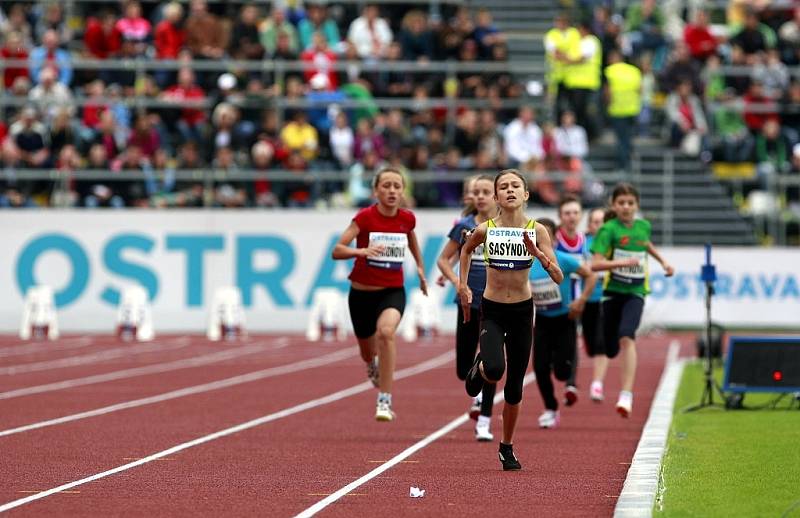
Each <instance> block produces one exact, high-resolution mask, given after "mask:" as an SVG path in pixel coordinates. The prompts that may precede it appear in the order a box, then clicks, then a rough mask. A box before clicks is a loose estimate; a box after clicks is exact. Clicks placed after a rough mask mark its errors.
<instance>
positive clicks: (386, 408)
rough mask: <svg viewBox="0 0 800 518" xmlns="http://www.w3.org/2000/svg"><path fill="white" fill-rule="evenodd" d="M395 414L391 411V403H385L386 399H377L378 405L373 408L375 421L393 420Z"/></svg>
mask: <svg viewBox="0 0 800 518" xmlns="http://www.w3.org/2000/svg"><path fill="white" fill-rule="evenodd" d="M395 417H397V415H396V414H395V413H394V412H392V404H391V403H387V402H386V401H378V405H377V407H376V408H375V420H376V421H393V420H394V418H395Z"/></svg>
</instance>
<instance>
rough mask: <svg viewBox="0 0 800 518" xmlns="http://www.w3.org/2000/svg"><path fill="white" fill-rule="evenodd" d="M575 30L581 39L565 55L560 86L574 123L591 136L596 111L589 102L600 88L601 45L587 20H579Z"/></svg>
mask: <svg viewBox="0 0 800 518" xmlns="http://www.w3.org/2000/svg"><path fill="white" fill-rule="evenodd" d="M578 32H579V34H580V36H581V39H580V40H579V41H578V43H577V44H576V45H574V47H573V48H571V49H570V54H569V55H568V56H567V65H566V66H565V68H564V86H565V87H566V88H567V91H568V92H569V94H568V95H569V103H570V105H571V106H572V111H573V112H575V120H576V122H577V123H578V126H583V129H585V130H586V134H587V135H588V137H589V139H590V140H591V139H592V138H593V137H594V135H595V119H596V112H595V110H594V109H593V106H595V103H596V102H597V101H596V97H597V95H596V94H597V92H598V91H599V90H600V74H601V72H602V70H601V69H602V67H603V46H602V44H601V43H600V40H599V39H598V38H597V36H595V35H594V34H592V29H591V27H590V26H589V22H586V21H584V22H581V23H580V24H579V25H578ZM593 112H594V113H593Z"/></svg>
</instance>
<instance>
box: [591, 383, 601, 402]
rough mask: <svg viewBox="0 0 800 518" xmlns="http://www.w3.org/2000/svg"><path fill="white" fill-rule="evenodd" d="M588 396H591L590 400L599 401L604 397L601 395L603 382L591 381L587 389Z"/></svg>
mask: <svg viewBox="0 0 800 518" xmlns="http://www.w3.org/2000/svg"><path fill="white" fill-rule="evenodd" d="M589 397H590V398H592V401H594V402H596V403H599V402H601V401H603V399H605V396H603V382H602V381H593V382H592V386H591V388H590V389H589Z"/></svg>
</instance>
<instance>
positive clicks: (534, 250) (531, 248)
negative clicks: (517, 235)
mask: <svg viewBox="0 0 800 518" xmlns="http://www.w3.org/2000/svg"><path fill="white" fill-rule="evenodd" d="M522 242H523V243H525V248H527V249H528V253H529V254H531V255H532V256H533V257H536V258H537V259H538V258H539V257H541V256H542V255H544V254H543V253H542V251H541V250H539V247H538V246H536V243H534V242H533V239H531V235H530V234H528V233H527V232H522Z"/></svg>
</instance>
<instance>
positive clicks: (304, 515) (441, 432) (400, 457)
mask: <svg viewBox="0 0 800 518" xmlns="http://www.w3.org/2000/svg"><path fill="white" fill-rule="evenodd" d="M535 379H536V376H535V375H534V374H533V373H531V374H528V375H527V376H525V379H524V380H523V386H525V385H527V384H529V383H531V382H532V381H534V380H535ZM501 399H503V392H502V391H500V392H499V393H497V394H495V396H494V400H493V401H494V404H497V403H498V402H499V401H500V400H501ZM467 421H469V414H463V415H460V416H459V417H457V418H455V419H453V420H452V421H450V422H449V423H447V424H446V425H444V426H443V427H441V428H439V429H438V430H436V431H435V432H433V433H432V434H430V435H428V436H427V437H425V438H424V439H422V440H420V441H419V442H417V443H415V444H413V445H412V446H409V447H408V448H406V449H405V450H403V451H401V452H400V453H398V454H397V455H395V456H394V457H392V458H391V459H389V460H388V461H386V462H385V463H383V464H381V465H380V466H378V467H377V468H375V469H373V470H372V471H370V472H369V473H367V474H366V475H364V476H363V477H361V478H359V479H356V480H354V481H352V482H350V483H349V484H347V485H346V486H344V487H343V488H341V489H339V490H338V491H336V492H335V493H331V494H330V495H328V496H326V497H325V498H323V499H322V500H320V501H319V502H317V503H316V504H314V505H312V506H311V507H309V508H308V509H306V510H304V511H302V512H300V513H299V514H298V515H297V516H295V518H308V517H310V516H314V515H315V514H317V513H318V512H320V511H322V510H323V509H325V508H326V507H328V506H329V505H331V504H332V503H334V502H335V501H337V500H339V499H340V498H342V497H343V496H345V495H346V494H348V493H350V492H351V491H352V490H354V489H356V488H357V487H359V486H362V485H364V484H366V483H367V482H369V481H370V480H372V479H373V478H375V477H377V476H378V475H380V474H381V473H383V472H384V471H388V470H390V469H391V468H393V467H394V466H396V465H398V464H400V463H401V462H402V461H404V460H405V459H407V458H408V457H410V456H412V455H414V454H415V453H416V452H418V451H419V450H421V449H422V448H425V447H426V446H428V445H430V444H431V443H433V442H434V441H437V440H438V439H441V438H442V437H444V436H445V435H447V434H448V433H450V432H452V431H453V430H455V429H456V428H458V427H459V426H461V425H462V424H464V423H466V422H467Z"/></svg>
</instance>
